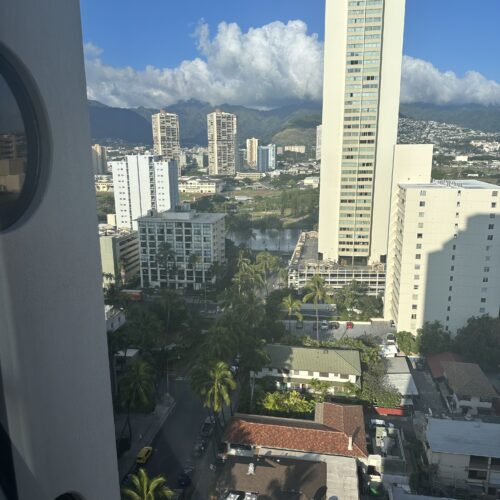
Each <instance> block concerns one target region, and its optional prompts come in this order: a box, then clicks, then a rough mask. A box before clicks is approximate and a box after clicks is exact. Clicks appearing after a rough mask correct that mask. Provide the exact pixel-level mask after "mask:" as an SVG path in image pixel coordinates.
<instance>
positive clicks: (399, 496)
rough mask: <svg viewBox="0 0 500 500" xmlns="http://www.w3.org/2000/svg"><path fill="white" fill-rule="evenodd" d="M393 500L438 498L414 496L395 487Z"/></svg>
mask: <svg viewBox="0 0 500 500" xmlns="http://www.w3.org/2000/svg"><path fill="white" fill-rule="evenodd" d="M391 493H392V496H391V497H390V498H391V499H392V500H436V497H428V496H426V495H412V494H411V493H407V492H406V491H405V490H403V488H399V487H397V486H393V487H392V490H391ZM441 500H453V499H452V498H441Z"/></svg>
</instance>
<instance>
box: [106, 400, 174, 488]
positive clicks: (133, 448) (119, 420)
mask: <svg viewBox="0 0 500 500" xmlns="http://www.w3.org/2000/svg"><path fill="white" fill-rule="evenodd" d="M174 406H175V401H174V398H173V397H172V396H170V395H169V394H165V396H164V397H163V398H162V400H161V401H160V402H159V403H158V404H157V405H156V408H155V410H154V411H153V413H149V414H142V413H132V414H131V415H130V425H131V426H132V442H131V445H130V449H129V450H128V451H126V452H125V453H124V454H123V455H122V456H121V457H120V458H119V460H118V473H119V475H120V480H122V479H123V478H124V477H125V476H126V475H127V474H128V473H129V472H131V471H132V469H133V468H134V467H135V459H136V457H137V453H138V452H139V450H140V449H141V448H142V447H144V446H148V445H150V444H151V442H152V441H153V439H154V438H155V436H156V434H158V431H159V430H160V429H161V427H162V426H163V424H164V423H165V421H166V420H167V418H168V416H169V415H170V413H171V411H172V410H173V409H174ZM126 420H127V416H126V415H124V414H120V415H118V416H117V417H116V419H115V429H116V431H117V433H119V432H121V430H122V429H123V427H124V426H125V425H126Z"/></svg>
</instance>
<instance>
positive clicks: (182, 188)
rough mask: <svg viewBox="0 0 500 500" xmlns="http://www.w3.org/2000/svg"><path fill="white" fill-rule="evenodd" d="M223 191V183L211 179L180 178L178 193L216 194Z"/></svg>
mask: <svg viewBox="0 0 500 500" xmlns="http://www.w3.org/2000/svg"><path fill="white" fill-rule="evenodd" d="M223 189H224V181H223V180H222V179H218V178H212V177H190V176H186V177H180V178H179V193H193V194H217V193H221V192H222V190H223Z"/></svg>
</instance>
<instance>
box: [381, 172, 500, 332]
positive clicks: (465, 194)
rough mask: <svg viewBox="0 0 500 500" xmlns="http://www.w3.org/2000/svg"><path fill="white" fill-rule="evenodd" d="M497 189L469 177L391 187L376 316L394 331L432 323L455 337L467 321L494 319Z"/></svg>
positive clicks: (498, 294)
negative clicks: (384, 272) (381, 303)
mask: <svg viewBox="0 0 500 500" xmlns="http://www.w3.org/2000/svg"><path fill="white" fill-rule="evenodd" d="M499 191H500V188H499V187H498V186H495V185H492V184H487V183H484V182H480V181H476V180H463V181H434V182H432V183H422V184H406V183H402V184H400V185H399V187H398V189H397V190H396V194H395V200H394V202H393V213H392V214H391V234H390V243H389V257H388V276H387V287H386V293H385V311H384V316H385V318H386V319H393V320H394V321H395V322H396V324H397V325H398V330H400V331H401V330H406V331H411V332H413V333H416V331H417V330H418V328H420V327H422V325H423V324H424V322H426V321H440V322H441V323H442V324H443V325H444V327H445V328H446V330H449V331H451V332H455V331H456V330H457V329H458V328H460V327H462V326H464V325H465V323H466V321H467V319H468V318H470V317H471V316H481V315H483V314H489V315H490V316H492V317H498V314H499V308H500V224H499V223H498V222H497V221H498V219H499V218H500V197H499V196H498V192H499Z"/></svg>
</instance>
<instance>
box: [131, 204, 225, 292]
mask: <svg viewBox="0 0 500 500" xmlns="http://www.w3.org/2000/svg"><path fill="white" fill-rule="evenodd" d="M224 217H225V214H215V213H197V212H196V211H195V210H190V209H189V205H187V206H185V207H184V206H183V207H178V208H177V209H176V210H171V211H168V212H161V213H158V212H155V211H150V213H149V214H148V215H146V216H144V217H141V218H139V220H138V222H139V241H140V259H141V286H142V288H148V287H153V288H160V287H169V288H185V289H190V290H201V289H202V288H203V287H204V285H205V284H206V283H214V282H215V279H216V277H215V273H214V272H213V265H214V264H222V263H223V262H224V261H225V227H224Z"/></svg>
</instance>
